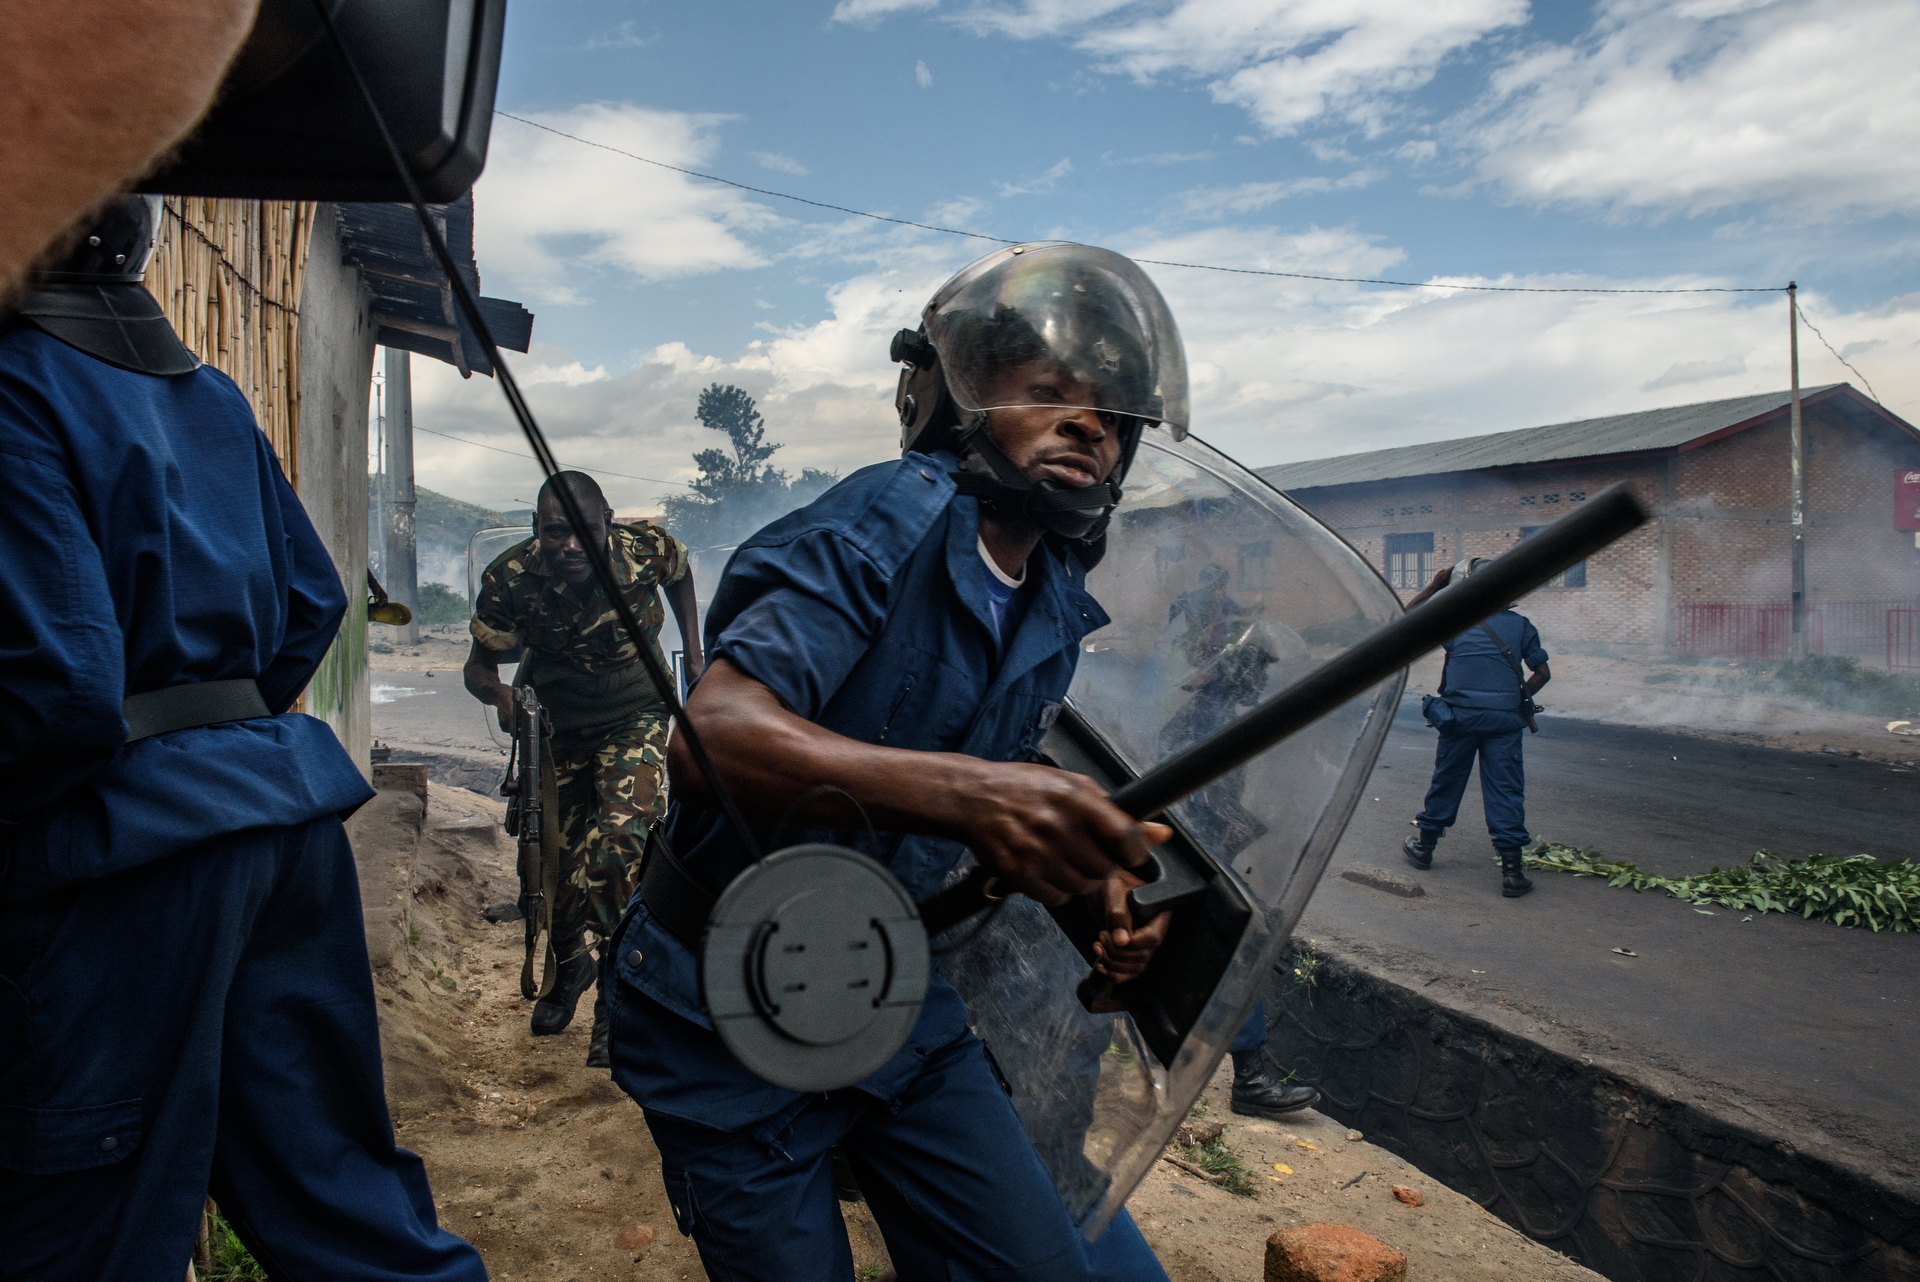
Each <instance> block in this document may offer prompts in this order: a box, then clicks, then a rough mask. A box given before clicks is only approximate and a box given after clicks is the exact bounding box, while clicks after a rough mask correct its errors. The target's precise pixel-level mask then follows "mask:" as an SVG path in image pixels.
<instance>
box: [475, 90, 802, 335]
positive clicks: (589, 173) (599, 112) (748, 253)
mask: <svg viewBox="0 0 1920 1282" xmlns="http://www.w3.org/2000/svg"><path fill="white" fill-rule="evenodd" d="M524 114H526V115H527V116H528V117H529V118H530V119H533V120H538V121H539V122H540V123H541V124H544V125H547V126H550V127H551V128H554V129H559V130H563V131H565V132H566V133H569V134H575V135H577V136H579V137H582V138H585V139H588V140H589V141H591V142H596V143H601V144H603V145H605V146H607V147H614V148H618V149H619V150H621V151H626V152H632V153H635V154H637V155H641V156H647V157H650V158H652V159H654V160H658V161H662V162H665V163H667V164H672V165H682V166H687V167H693V166H698V165H701V164H704V163H705V162H707V161H708V160H709V159H710V158H711V156H712V153H713V151H714V150H715V145H716V144H715V141H714V138H713V133H714V131H715V129H716V128H717V127H718V126H719V125H720V124H721V123H722V121H723V118H722V117H718V116H703V115H691V114H687V113H684V112H670V111H651V110H648V109H646V108H642V107H634V106H629V105H624V104H615V103H594V104H590V105H587V106H582V107H576V108H573V109H572V110H569V111H565V112H545V113H542V112H527V113H524ZM474 204H475V209H476V214H475V226H474V234H475V237H476V239H477V241H478V245H477V250H478V258H479V260H480V263H481V265H482V270H483V271H485V272H486V273H487V278H488V280H489V282H490V284H489V288H490V289H492V290H494V292H504V291H503V290H501V288H500V287H499V284H498V282H499V278H501V277H505V278H506V280H507V281H509V282H511V286H512V288H513V289H514V290H515V291H516V292H517V294H518V296H520V297H524V298H528V299H529V300H530V301H536V302H541V303H546V304H548V305H555V304H566V303H570V302H577V301H581V300H582V298H583V297H584V291H585V289H586V288H587V286H588V283H589V282H590V281H591V280H592V278H593V277H594V275H595V274H596V273H599V272H605V271H612V272H615V273H617V274H622V275H630V276H638V277H641V278H643V279H647V280H665V279H670V278H674V277H681V276H694V275H699V274H702V273H704V272H710V271H718V270H721V269H724V268H731V267H751V266H757V265H758V264H759V263H761V262H762V261H763V260H762V258H761V256H760V254H759V252H758V251H757V250H755V249H754V248H753V247H752V246H750V245H749V244H747V243H746V242H745V241H744V240H743V239H741V236H740V233H742V232H746V231H751V230H754V229H758V228H762V227H769V226H772V225H774V224H776V223H777V222H778V221H779V220H778V218H777V217H776V216H775V215H774V214H773V213H772V211H770V210H768V209H767V208H766V207H765V206H763V205H759V204H756V203H754V202H753V201H751V200H749V199H747V198H746V197H745V196H743V195H742V194H741V193H740V192H738V191H735V190H734V189H732V188H728V187H721V186H718V185H715V184H711V183H699V182H696V181H695V180H693V179H689V178H687V177H686V176H684V175H682V174H676V173H673V172H672V171H670V170H665V169H660V168H658V167H656V166H653V165H646V164H642V163H640V162H639V161H635V160H630V159H627V158H626V157H624V156H616V155H613V154H610V153H609V152H606V151H603V150H599V149H596V148H593V147H583V146H581V145H580V144H579V143H577V142H574V141H572V140H570V139H567V138H561V137H557V136H555V135H554V134H550V133H547V132H545V131H543V130H539V129H533V128H530V127H528V126H527V125H524V124H521V123H519V122H517V121H513V120H496V121H495V122H494V127H493V138H492V142H491V145H490V147H489V149H488V157H487V169H486V173H485V174H483V175H482V176H481V179H480V182H479V184H478V185H477V186H476V188H475V192H474Z"/></svg>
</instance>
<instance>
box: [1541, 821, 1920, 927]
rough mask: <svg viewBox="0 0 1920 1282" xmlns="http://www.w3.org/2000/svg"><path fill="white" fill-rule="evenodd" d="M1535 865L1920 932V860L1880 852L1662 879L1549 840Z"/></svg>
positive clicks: (1767, 858) (1614, 882) (1706, 900)
mask: <svg viewBox="0 0 1920 1282" xmlns="http://www.w3.org/2000/svg"><path fill="white" fill-rule="evenodd" d="M1526 863H1527V867H1529V868H1545V869H1551V870H1553V871H1556V872H1567V873H1572V874H1573V875H1574V876H1576V877H1604V878H1606V881H1607V884H1608V885H1609V886H1626V887H1629V888H1631V889H1633V890H1636V891H1639V890H1664V891H1666V892H1667V894H1669V895H1671V896H1673V897H1674V898H1675V899H1684V900H1686V901H1687V902H1688V903H1690V904H1718V905H1720V906H1721V907H1723V908H1733V909H1738V910H1742V911H1752V912H1762V913H1791V912H1797V913H1799V914H1800V915H1801V916H1802V917H1817V918H1819V919H1820V920H1821V921H1830V922H1832V923H1833V924H1834V925H1836V926H1847V927H1853V926H1865V927H1867V928H1869V929H1871V930H1875V931H1880V930H1892V931H1910V930H1920V864H1915V863H1913V862H1912V861H1910V860H1906V859H1889V860H1886V861H1884V862H1883V861H1881V860H1878V859H1875V858H1874V857H1873V856H1872V855H1831V854H1822V855H1814V856H1812V857H1811V858H1808V859H1783V858H1782V857H1781V856H1779V855H1776V854H1774V853H1773V852H1772V851H1770V850H1762V851H1760V852H1758V853H1757V854H1755V855H1754V856H1753V858H1751V859H1749V860H1747V862H1746V863H1744V864H1735V865H1734V866H1732V867H1731V868H1726V869H1722V868H1720V867H1718V866H1715V867H1713V868H1711V869H1709V870H1707V871H1706V872H1704V873H1702V874H1700V875H1699V876H1697V877H1657V876H1655V875H1654V874H1652V873H1650V872H1645V871H1642V869H1641V868H1640V866H1639V865H1638V864H1632V863H1627V862H1625V861H1624V860H1618V859H1603V858H1601V856H1600V854H1599V852H1598V851H1595V850H1593V849H1591V848H1588V847H1578V846H1563V845H1561V844H1560V843H1558V842H1551V841H1541V842H1540V843H1539V844H1537V845H1536V846H1534V847H1533V849H1531V850H1529V851H1527V854H1526Z"/></svg>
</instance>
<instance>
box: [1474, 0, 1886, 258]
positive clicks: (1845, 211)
mask: <svg viewBox="0 0 1920 1282" xmlns="http://www.w3.org/2000/svg"><path fill="white" fill-rule="evenodd" d="M1916 48H1920V6H1916V5H1914V4H1913V3H1912V0H1849V2H1848V3H1846V4H1834V3H1831V0H1773V2H1772V3H1766V4H1759V3H1746V2H1736V0H1718V2H1716V3H1711V4H1709V3H1700V2H1696V3H1692V4H1673V3H1671V0H1607V2H1606V3H1604V4H1603V5H1602V7H1601V14H1600V19H1599V21H1598V23H1597V25H1596V27H1595V29H1594V32H1593V33H1592V34H1591V35H1590V36H1589V37H1588V38H1586V39H1583V40H1581V41H1579V42H1576V43H1575V44H1573V45H1544V46H1539V47H1535V48H1533V49H1530V50H1529V51H1527V52H1526V53H1525V54H1523V55H1521V56H1519V57H1517V58H1516V59H1515V60H1514V61H1513V62H1511V63H1510V64H1509V65H1507V66H1506V67H1504V68H1503V69H1501V70H1500V71H1499V72H1497V73H1496V74H1495V76H1494V78H1493V82H1492V88H1491V91H1490V95H1489V98H1488V100H1487V101H1486V102H1485V103H1483V104H1481V106H1480V108H1479V110H1478V111H1477V112H1476V113H1474V114H1473V115H1471V116H1469V117H1467V118H1464V119H1463V120H1462V121H1460V122H1457V123H1458V125H1459V126H1460V131H1459V133H1458V137H1457V140H1458V141H1459V142H1460V143H1462V144H1463V145H1464V146H1466V147H1467V148H1468V149H1469V150H1470V151H1471V152H1473V153H1477V155H1478V170H1479V174H1480V176H1481V178H1482V179H1484V180H1487V181H1489V182H1494V183H1498V184H1499V185H1500V186H1501V187H1502V188H1504V189H1505V190H1506V191H1507V192H1508V193H1510V194H1511V195H1512V196H1513V197H1515V198H1517V199H1520V200H1523V201H1528V202H1539V203H1549V202H1567V203H1572V204H1585V205H1596V206H1607V207H1612V208H1614V209H1617V210H1628V209H1638V210H1647V211H1652V212H1656V213H1664V212H1678V213H1686V214H1699V213H1705V212H1707V211H1711V210H1716V209H1723V208H1727V207H1729V206H1733V205H1738V204H1742V203H1745V202H1749V201H1753V202H1759V203H1761V204H1762V205H1764V206H1767V207H1769V208H1770V209H1771V210H1773V211H1775V212H1777V213H1780V214H1784V215H1787V216H1790V217H1794V218H1802V219H1812V220H1822V219H1831V218H1838V217H1842V216H1848V215H1853V216H1862V215H1864V216H1871V215H1876V214H1885V213H1896V212H1898V213H1908V214H1911V213H1913V212H1915V211H1916V210H1920V166H1916V165H1915V164H1914V162H1913V158H1914V156H1915V155H1916V154H1920V62H1917V61H1916V60H1915V58H1914V57H1913V51H1914V50H1915V49H1916Z"/></svg>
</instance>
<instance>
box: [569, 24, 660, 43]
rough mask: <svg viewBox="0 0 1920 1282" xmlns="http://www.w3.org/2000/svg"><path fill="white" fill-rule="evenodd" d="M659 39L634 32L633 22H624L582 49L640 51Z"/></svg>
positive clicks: (603, 33) (602, 33)
mask: <svg viewBox="0 0 1920 1282" xmlns="http://www.w3.org/2000/svg"><path fill="white" fill-rule="evenodd" d="M657 39H659V37H658V36H657V35H653V36H643V35H641V34H639V33H638V32H637V31H635V30H634V24H633V23H632V22H623V23H621V24H620V25H619V26H617V27H615V28H613V30H611V31H603V32H601V33H600V34H599V35H597V36H594V37H593V38H592V39H590V40H588V41H587V42H586V43H585V44H583V45H581V46H580V47H581V48H582V49H638V48H641V47H642V46H644V45H648V44H652V43H653V42H654V41H655V40H657Z"/></svg>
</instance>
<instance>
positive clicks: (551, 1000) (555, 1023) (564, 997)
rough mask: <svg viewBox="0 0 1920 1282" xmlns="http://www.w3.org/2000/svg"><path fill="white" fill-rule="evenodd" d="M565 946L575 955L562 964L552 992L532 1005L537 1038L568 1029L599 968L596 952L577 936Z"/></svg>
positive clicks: (534, 1031)
mask: <svg viewBox="0 0 1920 1282" xmlns="http://www.w3.org/2000/svg"><path fill="white" fill-rule="evenodd" d="M565 948H566V950H567V951H568V952H570V953H571V954H572V955H571V956H569V957H567V958H566V959H565V960H563V961H562V962H561V963H560V975H559V977H558V978H557V979H556V980H555V981H554V985H553V991H552V992H551V993H549V994H547V995H546V996H545V997H542V998H541V999H540V1000H539V1001H537V1002H535V1003H534V1004H533V1035H534V1036H535V1037H552V1036H553V1035H554V1034H555V1033H561V1032H565V1031H566V1027H567V1025H568V1024H571V1023H572V1022H573V1008H574V1007H575V1006H577V1005H579V1004H580V994H582V993H584V992H586V991H587V986H588V985H589V984H591V983H593V975H594V971H595V970H596V969H598V968H597V967H596V966H595V965H594V963H593V954H592V953H591V952H589V951H588V950H587V949H586V948H584V947H582V946H581V941H580V938H579V937H578V936H575V937H574V938H573V939H572V940H569V941H566V942H565ZM555 951H556V952H557V951H560V949H559V948H556V949H555Z"/></svg>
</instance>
